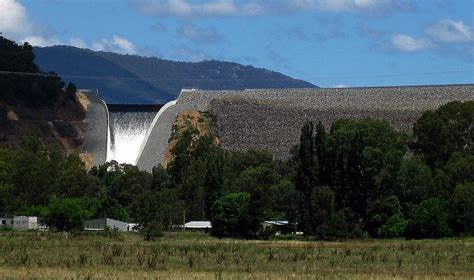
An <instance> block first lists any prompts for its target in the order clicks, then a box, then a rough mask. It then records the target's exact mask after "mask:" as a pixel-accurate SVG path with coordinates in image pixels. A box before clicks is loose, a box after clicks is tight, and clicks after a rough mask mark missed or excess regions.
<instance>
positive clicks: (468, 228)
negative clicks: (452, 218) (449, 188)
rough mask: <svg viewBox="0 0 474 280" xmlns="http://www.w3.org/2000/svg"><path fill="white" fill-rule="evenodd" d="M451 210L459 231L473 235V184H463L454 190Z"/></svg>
mask: <svg viewBox="0 0 474 280" xmlns="http://www.w3.org/2000/svg"><path fill="white" fill-rule="evenodd" d="M453 209H455V210H454V211H455V214H456V217H457V219H456V222H457V223H458V224H459V226H460V229H459V231H460V232H466V233H467V234H469V235H474V183H465V184H463V185H459V186H457V187H456V188H455V189H454V198H453Z"/></svg>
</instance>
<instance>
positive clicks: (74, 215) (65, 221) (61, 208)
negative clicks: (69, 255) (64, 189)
mask: <svg viewBox="0 0 474 280" xmlns="http://www.w3.org/2000/svg"><path fill="white" fill-rule="evenodd" d="M47 211H48V214H47V215H46V218H45V222H46V224H47V225H48V226H49V227H51V228H54V229H56V230H59V231H63V230H65V231H68V230H72V229H79V230H80V229H82V227H83V222H84V219H85V218H86V217H87V216H88V215H87V212H86V211H85V210H84V208H83V207H82V205H81V201H80V200H79V199H75V198H62V199H54V200H52V201H51V202H50V203H49V205H48V210H47Z"/></svg>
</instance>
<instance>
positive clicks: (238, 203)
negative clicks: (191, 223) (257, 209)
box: [211, 193, 253, 238]
mask: <svg viewBox="0 0 474 280" xmlns="http://www.w3.org/2000/svg"><path fill="white" fill-rule="evenodd" d="M211 211H212V216H211V217H212V219H211V223H212V230H211V234H212V235H214V236H216V237H218V238H223V237H244V238H248V237H251V236H252V235H253V233H252V230H251V229H252V228H253V225H252V224H251V221H252V219H251V217H250V215H249V213H250V194H248V193H231V194H228V195H226V196H223V197H221V198H219V199H218V200H217V201H216V202H215V203H214V206H213V207H212V210H211Z"/></svg>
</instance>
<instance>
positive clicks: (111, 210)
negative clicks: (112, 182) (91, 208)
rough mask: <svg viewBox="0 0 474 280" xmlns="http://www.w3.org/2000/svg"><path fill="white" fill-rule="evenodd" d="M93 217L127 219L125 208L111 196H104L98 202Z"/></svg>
mask: <svg viewBox="0 0 474 280" xmlns="http://www.w3.org/2000/svg"><path fill="white" fill-rule="evenodd" d="M94 217H101V218H110V219H115V220H119V221H128V219H129V217H128V212H127V210H126V209H125V208H124V207H123V206H122V205H121V204H120V203H118V201H117V200H115V199H113V198H104V199H102V201H101V202H100V207H99V208H98V209H97V211H96V214H95V215H94Z"/></svg>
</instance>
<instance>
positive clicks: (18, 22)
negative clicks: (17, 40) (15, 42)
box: [0, 0, 31, 35]
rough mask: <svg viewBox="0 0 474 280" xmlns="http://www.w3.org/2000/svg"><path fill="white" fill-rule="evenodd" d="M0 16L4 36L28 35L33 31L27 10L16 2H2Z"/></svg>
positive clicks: (5, 0)
mask: <svg viewBox="0 0 474 280" xmlns="http://www.w3.org/2000/svg"><path fill="white" fill-rule="evenodd" d="M0 15H1V16H0V31H1V32H3V33H4V34H7V35H8V34H14V35H18V34H26V33H28V32H29V31H30V29H31V23H30V22H29V21H28V19H27V15H26V10H25V8H24V7H23V6H22V5H21V4H20V3H18V2H17V1H16V0H1V1H0Z"/></svg>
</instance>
